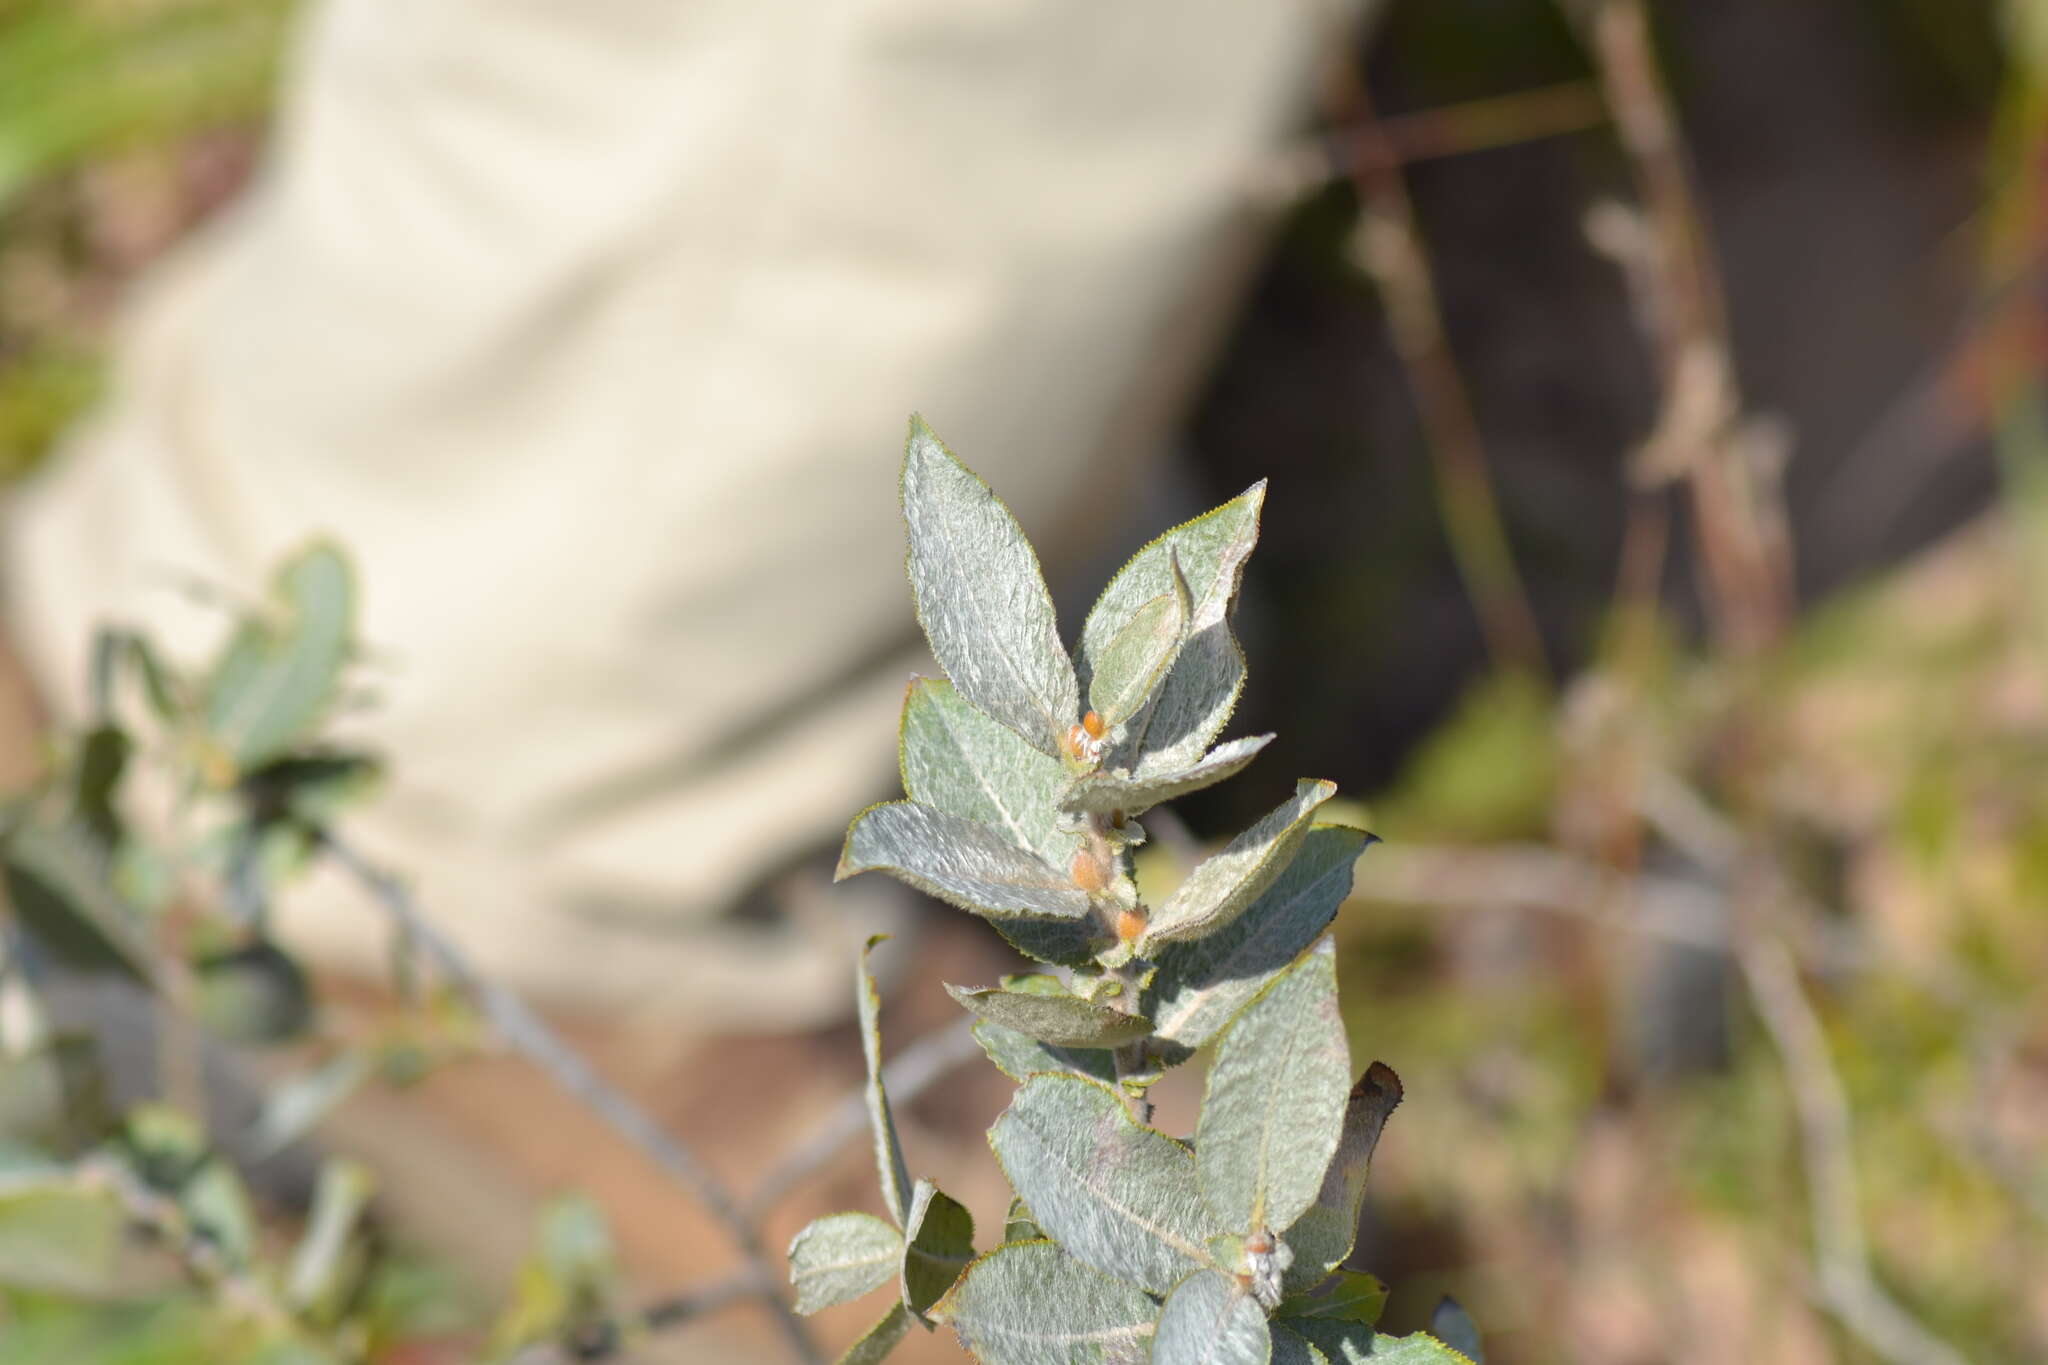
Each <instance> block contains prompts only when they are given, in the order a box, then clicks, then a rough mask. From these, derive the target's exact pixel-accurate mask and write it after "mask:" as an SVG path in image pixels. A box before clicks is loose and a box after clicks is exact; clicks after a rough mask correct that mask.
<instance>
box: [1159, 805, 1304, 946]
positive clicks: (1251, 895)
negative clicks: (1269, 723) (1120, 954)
mask: <svg viewBox="0 0 2048 1365" xmlns="http://www.w3.org/2000/svg"><path fill="white" fill-rule="evenodd" d="M1336 794H1337V785H1336V783H1334V782H1322V781H1317V780H1314V779H1310V778H1304V779H1302V780H1301V781H1300V782H1297V783H1296V784H1295V787H1294V796H1293V798H1292V799H1290V800H1288V801H1285V802H1282V803H1281V804H1280V805H1279V806H1278V807H1277V808H1275V809H1274V810H1273V811H1272V812H1271V813H1269V814H1268V815H1267V816H1266V817H1265V818H1264V819H1262V820H1260V821H1259V822H1258V823H1257V824H1256V825H1253V826H1252V827H1251V828H1250V829H1248V830H1246V831H1245V832H1244V833H1242V834H1240V835H1238V836H1237V837H1236V838H1235V839H1232V840H1231V841H1230V842H1229V843H1228V844H1226V845H1225V846H1224V847H1223V850H1222V852H1220V853H1216V854H1214V855H1212V856H1210V857H1208V858H1205V859H1203V860H1202V861H1201V862H1200V863H1198V864H1196V866H1195V870H1194V871H1193V872H1190V873H1189V874H1188V876H1187V880H1186V881H1183V882H1182V883H1181V884H1180V885H1179V887H1177V888H1175V890H1174V893H1173V894H1172V895H1171V896H1169V897H1167V899H1166V903H1165V904H1164V905H1161V906H1160V907H1159V908H1158V910H1156V911H1155V912H1153V915H1152V923H1151V926H1150V927H1149V928H1148V929H1147V930H1146V931H1145V938H1144V944H1145V947H1146V950H1148V951H1149V949H1150V948H1151V947H1152V946H1153V945H1157V944H1165V943H1174V942H1179V941H1184V940H1187V939H1197V938H1203V937H1206V936H1207V935H1209V934H1213V933H1215V932H1216V931H1217V930H1219V929H1221V928H1223V927H1224V926H1225V925H1227V924H1229V923H1230V922H1231V921H1232V920H1234V919H1236V918H1237V917H1238V915H1240V914H1242V913H1243V912H1244V910H1245V908H1246V907H1247V906H1249V905H1250V904H1251V903H1252V902H1253V901H1255V900H1257V899H1258V898H1259V897H1260V896H1261V895H1262V894H1264V892H1265V890H1266V888H1267V887H1269V886H1271V885H1272V884H1273V883H1274V882H1275V881H1276V880H1278V879H1279V876H1280V874H1281V873H1282V872H1284V871H1286V869H1287V864H1288V863H1289V862H1290V861H1291V860H1292V859H1293V857H1294V851H1295V849H1297V848H1298V847H1300V845H1301V841H1302V840H1303V839H1304V838H1305V837H1307V835H1308V830H1309V820H1310V817H1311V816H1313V815H1314V814H1315V809H1316V807H1317V806H1320V805H1322V804H1323V802H1325V801H1327V800H1329V799H1330V798H1331V797H1332V796H1334V795H1336Z"/></svg>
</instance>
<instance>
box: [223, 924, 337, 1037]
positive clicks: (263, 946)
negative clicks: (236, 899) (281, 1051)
mask: <svg viewBox="0 0 2048 1365" xmlns="http://www.w3.org/2000/svg"><path fill="white" fill-rule="evenodd" d="M195 975H196V977H197V984H198V999H197V1001H196V1004H197V1007H198V1013H199V1018H200V1020H201V1022H203V1023H204V1024H205V1025H206V1026H207V1027H208V1028H210V1029H212V1030H213V1031H214V1032H215V1033H218V1034H219V1035H220V1036H221V1037H223V1038H227V1039H230V1040H232V1041H234V1042H238V1043H276V1042H282V1041H285V1040H287V1039H290V1038H293V1037H296V1036H297V1035H298V1034H300V1033H303V1032H304V1031H305V1030H306V1028H307V1027H308V1026H309V1025H310V1024H311V1023H312V1020H313V987H312V983H311V982H309V981H308V980H307V979H306V973H305V970H304V969H303V968H301V967H300V966H299V964H298V963H297V962H295V961H294V960H292V958H291V957H289V956H288V955H286V954H285V953H284V952H283V951H282V950H281V949H279V948H278V947H277V945H276V944H274V943H271V942H269V941H267V940H258V941H256V942H253V943H247V944H243V945H242V946H240V947H238V948H233V949H230V950H228V951H226V952H221V953H212V954H209V955H207V956H206V957H203V958H201V959H200V960H199V961H198V962H197V963H196V964H195Z"/></svg>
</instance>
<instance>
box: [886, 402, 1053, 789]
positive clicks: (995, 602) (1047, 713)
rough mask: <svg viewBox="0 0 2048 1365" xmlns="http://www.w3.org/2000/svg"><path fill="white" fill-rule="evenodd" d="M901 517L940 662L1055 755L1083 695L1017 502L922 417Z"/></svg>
mask: <svg viewBox="0 0 2048 1365" xmlns="http://www.w3.org/2000/svg"><path fill="white" fill-rule="evenodd" d="M903 520H904V522H905V523H906V524H907V525H908V526H909V529H910V586H911V591H912V594H913V595H914V597H915V599H916V602H917V619H918V621H919V622H920V623H922V624H923V626H924V633H925V636H926V638H927V639H929V640H930V641H931V646H932V656H933V657H934V658H936V659H937V660H938V661H939V667H941V668H943V669H945V670H946V676H947V677H948V678H949V679H951V680H952V683H953V686H954V687H955V688H956V689H958V690H959V693H960V695H961V697H962V698H964V699H965V700H966V701H967V702H968V703H969V704H970V705H972V706H974V707H975V708H976V709H978V710H980V711H982V712H984V713H985V714H987V715H988V716H990V717H992V718H994V719H996V720H999V721H1001V722H1002V723H1003V724H1005V725H1007V726H1009V727H1010V728H1011V729H1013V730H1015V731H1016V732H1017V733H1018V734H1020V735H1022V736H1023V737H1024V738H1025V739H1026V740H1028V741H1029V742H1030V743H1031V745H1032V747H1034V748H1037V749H1042V750H1044V751H1045V752H1046V753H1048V754H1057V753H1058V752H1059V742H1060V739H1061V737H1062V736H1064V735H1065V734H1066V732H1067V730H1068V728H1069V727H1070V726H1072V725H1073V723H1074V722H1075V721H1076V720H1077V719H1079V717H1080V707H1081V694H1080V689H1079V687H1078V686H1077V685H1076V683H1075V681H1074V666H1073V664H1072V663H1070V662H1069V661H1068V659H1067V653H1066V650H1065V649H1064V648H1062V647H1061V645H1060V635H1059V627H1058V624H1057V623H1056V622H1055V620H1054V618H1053V607H1052V594H1050V593H1049V592H1047V591H1046V588H1045V580H1044V578H1043V577H1042V576H1041V575H1040V573H1039V571H1038V557H1037V556H1036V555H1035V554H1033V553H1032V550H1031V545H1030V543H1029V542H1028V541H1026V540H1025V538H1024V532H1023V530H1022V528H1020V527H1019V526H1018V525H1017V519H1016V518H1015V517H1013V516H1011V515H1010V509H1009V508H1007V507H1005V506H1003V504H1002V502H1001V500H999V499H998V498H997V497H996V496H995V494H994V493H992V492H990V491H989V486H988V485H987V484H986V483H983V482H982V481H981V480H980V479H979V478H977V477H976V476H975V475H974V474H973V472H971V471H970V470H969V469H968V468H967V467H966V466H965V465H963V464H961V463H960V462H959V460H957V459H955V458H954V457H953V454H952V452H951V451H949V450H947V449H946V448H945V446H943V445H941V444H940V443H939V439H938V437H936V436H934V435H933V434H932V431H931V428H930V427H928V426H926V425H925V424H924V419H923V418H920V417H913V418H911V420H910V439H909V441H908V443H907V444H906V446H905V448H904V454H903Z"/></svg>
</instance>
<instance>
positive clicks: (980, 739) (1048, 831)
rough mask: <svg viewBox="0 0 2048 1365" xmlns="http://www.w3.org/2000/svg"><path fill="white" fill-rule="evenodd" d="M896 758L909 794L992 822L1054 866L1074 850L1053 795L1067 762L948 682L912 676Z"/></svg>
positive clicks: (1011, 839)
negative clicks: (964, 697) (981, 709)
mask: <svg viewBox="0 0 2048 1365" xmlns="http://www.w3.org/2000/svg"><path fill="white" fill-rule="evenodd" d="M898 758H899V761H900V764H901V767H902V769H903V790H904V791H905V792H906V793H907V794H908V795H909V796H910V798H911V799H912V800H913V801H917V802H920V803H922V804H924V805H927V806H931V807H933V808H934V809H937V810H942V811H945V812H947V813H948V814H951V815H958V816H960V817H962V818H963V819H967V820H975V821H978V822H980V823H981V824H984V825H987V826H989V827H990V828H992V829H994V830H996V831H997V832H998V833H1000V834H1001V835H1002V836H1003V837H1004V838H1005V839H1007V840H1009V842H1011V843H1013V844H1015V845H1016V846H1017V847H1018V848H1021V849H1024V850H1026V851H1027V852H1030V853H1035V854H1037V855H1038V856H1039V857H1040V858H1043V859H1044V860H1046V861H1047V862H1048V863H1051V864H1053V865H1054V866H1059V865H1062V864H1063V863H1064V862H1065V861H1066V859H1067V858H1068V857H1070V856H1071V855H1072V853H1073V851H1074V836H1072V835H1071V834H1062V833H1060V831H1059V828H1058V825H1057V817H1056V814H1055V810H1056V807H1055V802H1056V800H1057V798H1058V796H1059V792H1060V789H1061V788H1062V787H1063V786H1064V785H1065V783H1066V781H1067V773H1066V769H1065V768H1064V767H1063V766H1062V765H1061V764H1060V761H1059V760H1058V759H1056V758H1054V757H1052V756H1051V755H1049V754H1044V753H1040V752H1039V751H1038V750H1037V749H1034V748H1032V747H1031V746H1030V745H1029V744H1026V743H1025V742H1024V740H1023V739H1022V738H1021V737H1020V736H1019V735H1018V734H1017V732H1016V731H1015V730H1012V729H1011V728H1010V727H1009V726H1007V725H1003V724H1000V723H998V722H996V721H994V720H991V719H989V717H987V716H985V715H983V714H982V713H981V712H979V711H977V710H975V709H974V708H973V707H972V706H969V705H968V704H967V703H966V702H965V701H963V700H961V697H960V694H959V693H958V692H957V691H955V690H954V688H953V685H952V684H951V683H948V682H945V681H942V680H939V679H935V678H917V679H914V680H913V681H912V682H911V684H910V688H909V690H908V691H907V692H905V693H904V697H903V726H902V732H901V741H900V745H899V749H898Z"/></svg>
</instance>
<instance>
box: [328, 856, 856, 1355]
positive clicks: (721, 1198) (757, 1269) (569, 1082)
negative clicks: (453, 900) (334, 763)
mask: <svg viewBox="0 0 2048 1365" xmlns="http://www.w3.org/2000/svg"><path fill="white" fill-rule="evenodd" d="M320 842H321V844H322V845H323V846H324V847H325V848H326V849H327V851H328V852H329V853H331V854H332V855H333V856H334V858H335V860H336V861H338V862H339V863H340V864H341V865H342V866H343V867H344V868H345V869H347V871H348V872H349V873H350V874H351V875H352V876H354V877H355V878H356V880H358V881H359V882H361V883H362V884H363V886H364V888H365V889H366V890H368V891H369V893H370V894H371V895H372V896H373V897H374V898H375V899H376V901H377V903H378V904H379V905H380V906H381V907H382V908H383V909H384V912H385V913H386V914H387V915H389V916H390V917H391V918H392V920H393V921H394V922H395V923H396V924H397V925H398V926H399V927H400V929H402V930H403V931H404V932H405V933H406V934H407V935H408V936H410V938H411V940H412V942H413V944H414V945H415V946H416V948H417V949H418V951H419V952H421V953H423V954H425V955H426V956H427V957H428V958H430V959H431V960H432V961H433V963H434V965H435V966H436V967H437V968H439V969H440V971H441V973H442V974H443V975H444V976H446V977H447V978H448V980H449V981H450V982H451V983H452V984H453V985H454V986H455V987H456V988H457V989H459V990H460V991H461V992H462V993H463V994H464V995H465V996H467V997H468V998H469V1000H470V1002H471V1003H472V1004H474V1005H475V1006H476V1007H477V1009H478V1010H479V1011H481V1012H482V1014H483V1015H484V1017H485V1018H486V1019H488V1020H489V1021H490V1022H491V1025H492V1027H493V1028H495V1029H496V1030H497V1031H498V1034H499V1036H500V1037H502V1038H503V1039H504V1040H505V1041H506V1043H508V1044H510V1045H511V1046H512V1047H513V1048H515V1049H516V1050H518V1051H519V1052H522V1053H524V1054H525V1055H526V1056H527V1057H528V1058H530V1059H531V1060H532V1061H533V1062H534V1063H535V1064H536V1065H538V1066H539V1067H540V1068H541V1070H543V1071H545V1072H547V1074H548V1076H549V1077H550V1078H551V1079H553V1080H554V1082H555V1083H556V1084H557V1085H559V1086H560V1087H561V1088H562V1089H563V1090H564V1091H565V1092H567V1093H568V1094H569V1096H570V1097H571V1098H573V1099H575V1100H576V1101H578V1102H579V1103H581V1104H582V1105H583V1106H584V1107H585V1108H586V1109H588V1110H589V1111H590V1112H591V1113H593V1114H595V1115H596V1116H597V1117H598V1118H600V1119H602V1120H603V1121H604V1122H605V1124H606V1125H608V1126H609V1127H610V1128H611V1129H612V1131H614V1132H616V1133H617V1134H619V1135H620V1136H621V1137H623V1138H625V1139H626V1141H628V1142H630V1143H631V1144H632V1145H633V1146H635V1147H637V1148H639V1149H640V1150H641V1151H642V1152H643V1153H645V1154H646V1155H647V1156H648V1157H649V1158H651V1159H652V1160H653V1161H654V1163H655V1164H656V1165H657V1166H659V1167H661V1168H662V1170H664V1171H666V1172H667V1173H668V1174H669V1175H670V1176H672V1177H674V1178H675V1180H676V1181H677V1182H678V1183H679V1184H681V1185H682V1186H683V1187H684V1188H686V1189H687V1190H689V1191H690V1193H691V1194H692V1195H693V1196H695V1197H696V1199H697V1201H698V1202H699V1203H701V1204H702V1205H704V1207H705V1208H706V1209H707V1210H709V1211H710V1213H711V1215H712V1216H713V1217H714V1218H716V1219H717V1220H718V1221H719V1222H720V1223H721V1224H723V1225H724V1227H725V1230H726V1233H727V1235H728V1236H730V1237H731V1239H732V1242H733V1244H734V1246H736V1247H737V1248H738V1249H739V1252H740V1255H741V1257H742V1259H743V1260H744V1262H745V1264H746V1268H747V1278H748V1280H749V1282H750V1283H751V1284H753V1285H754V1293H755V1294H756V1295H757V1296H758V1297H759V1298H760V1299H761V1300H762V1301H763V1302H765V1303H766V1304H768V1306H769V1308H770V1309H771V1310H772V1312H773V1314H774V1317H775V1321H776V1324H777V1326H778V1327H779V1328H780V1329H781V1331H782V1335H783V1338H784V1340H785V1341H786V1342H787V1343H788V1345H789V1347H790V1349H791V1350H792V1351H793V1352H795V1354H796V1356H797V1358H798V1359H799V1360H801V1361H804V1362H805V1363H806V1365H811V1363H812V1362H815V1361H817V1360H818V1359H819V1356H818V1353H817V1348H816V1347H815V1346H814V1345H813V1344H812V1342H811V1338H810V1333H809V1331H808V1330H807V1329H806V1328H805V1327H804V1324H803V1321H802V1320H801V1319H800V1318H798V1317H797V1316H796V1313H795V1311H794V1310H793V1309H792V1308H791V1307H790V1305H789V1303H788V1302H787V1301H786V1300H785V1299H784V1298H783V1296H782V1294H781V1292H780V1291H779V1289H778V1288H776V1287H775V1286H776V1285H777V1284H778V1283H779V1279H780V1277H779V1276H778V1275H777V1274H776V1273H775V1271H774V1270H773V1268H772V1266H771V1263H770V1261H769V1259H768V1255H767V1251H766V1249H765V1248H764V1247H763V1246H762V1244H761V1239H760V1236H759V1234H758V1233H756V1232H755V1230H754V1226H753V1224H752V1223H751V1222H750V1221H749V1220H748V1218H747V1216H746V1213H745V1212H744V1211H743V1210H742V1209H741V1207H740V1205H739V1201H738V1200H736V1199H735V1198H734V1197H733V1195H732V1194H731V1193H730V1192H729V1191H728V1190H727V1189H726V1188H725V1185H724V1184H723V1183H722V1182H721V1181H720V1180H719V1179H718V1178H717V1177H716V1176H715V1175H713V1174H712V1173H711V1171H710V1169H709V1168H708V1167H706V1166H705V1165H704V1163H703V1162H702V1161H700V1160H699V1159H698V1158H697V1156H696V1154H695V1153H694V1152H692V1151H691V1150H690V1149H689V1148H688V1147H686V1146H685V1145H684V1144H683V1143H682V1141H681V1140H680V1139H678V1138H676V1137H674V1136H672V1135H670V1134H669V1133H667V1132H666V1131H664V1130H663V1129H662V1127H661V1126H660V1125H659V1124H657V1123H656V1122H655V1121H654V1120H653V1119H652V1118H651V1117H649V1115H648V1114H647V1112H646V1111H645V1110H644V1109H642V1108H640V1106H639V1105H637V1104H635V1103H634V1102H633V1100H632V1099H631V1098H630V1097H628V1096H627V1095H626V1094H625V1093H624V1092H623V1091H621V1090H619V1089H618V1088H617V1087H615V1086H613V1085H612V1084H611V1083H610V1082H609V1081H607V1080H605V1079H604V1077H602V1076H600V1075H598V1074H597V1072H596V1071H595V1070H594V1069H593V1068H592V1067H591V1065H590V1063H589V1062H587V1061H585V1060H584V1059H583V1057H582V1055H581V1054H580V1053H578V1052H576V1051H575V1049H573V1048H571V1047H570V1046H569V1044H568V1043H567V1042H566V1041H564V1040H563V1038H562V1036H561V1035H560V1034H559V1033H557V1032H555V1030H554V1029H553V1028H551V1027H550V1026H549V1025H548V1024H547V1022H546V1021H545V1020H543V1019H542V1018H541V1017H540V1016H539V1015H538V1014H536V1013H535V1012H534V1011H533V1010H532V1009H531V1008H530V1007H529V1006H528V1005H527V1004H526V1002H525V1001H523V1000H521V999H520V998H519V997H518V996H517V995H514V994H513V993H512V992H511V991H509V990H507V989H505V988H504V987H503V986H500V985H497V984H496V983H494V982H492V981H489V980H487V979H486V978H485V977H483V976H482V975H481V974H480V973H478V971H477V970H476V969H475V968H474V967H472V966H470V965H469V962H468V960H467V959H466V958H464V957H463V956H462V954H461V952H460V951H459V950H458V949H457V948H456V947H455V945H454V944H453V943H451V942H449V941H448V940H447V939H446V938H444V937H442V935H441V932H440V931H439V930H438V929H436V928H435V927H434V926H433V925H432V924H431V923H430V922H428V920H427V918H426V916H425V915H424V914H423V913H421V911H420V908H419V906H418V905H417V904H416V903H415V902H414V900H413V897H412V893H411V892H410V891H409V890H407V889H406V887H405V886H404V885H403V884H402V883H400V882H399V881H398V880H397V879H396V878H394V877H392V876H390V875H389V874H387V873H385V872H383V871H381V870H379V869H378V868H376V867H375V866H373V865H372V864H370V863H369V862H367V861H365V860H364V859H363V858H362V857H361V856H360V855H359V854H357V853H356V852H355V850H354V849H353V848H352V847H350V846H349V845H348V844H345V843H343V842H342V841H341V840H339V839H337V838H336V837H335V836H334V835H333V834H332V833H330V832H327V831H322V832H321V834H320Z"/></svg>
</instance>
